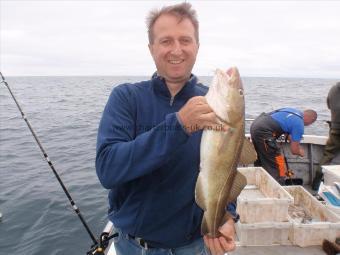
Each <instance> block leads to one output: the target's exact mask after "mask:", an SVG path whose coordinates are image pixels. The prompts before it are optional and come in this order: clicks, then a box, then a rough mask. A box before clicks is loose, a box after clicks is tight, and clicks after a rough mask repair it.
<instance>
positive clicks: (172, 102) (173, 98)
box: [170, 96, 175, 106]
mask: <svg viewBox="0 0 340 255" xmlns="http://www.w3.org/2000/svg"><path fill="white" fill-rule="evenodd" d="M174 100H175V97H174V96H171V98H170V106H172V105H173V104H174Z"/></svg>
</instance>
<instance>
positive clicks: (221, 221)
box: [96, 3, 246, 255]
mask: <svg viewBox="0 0 340 255" xmlns="http://www.w3.org/2000/svg"><path fill="white" fill-rule="evenodd" d="M147 25H148V35H149V50H150V53H151V55H152V57H153V59H154V62H155V65H156V68H157V72H156V73H155V74H154V75H153V76H152V78H151V80H148V81H142V82H139V83H135V84H122V85H119V86H117V87H115V88H114V89H113V91H112V93H111V95H110V98H109V100H108V102H107V105H106V107H105V109H104V112H103V116H102V119H101V122H100V125H99V130H98V137H97V155H96V170H97V175H98V178H99V180H100V182H101V183H102V185H103V186H104V187H105V188H106V189H109V190H110V192H109V204H110V208H109V219H110V220H111V221H112V222H113V223H114V226H115V228H116V229H117V232H118V234H119V235H118V237H117V238H116V240H115V241H114V244H115V249H116V252H117V254H118V255H122V254H124V255H126V254H129V255H134V254H157V255H158V254H159V255H162V254H177V255H189V254H190V255H193V254H209V253H211V254H218V255H222V254H224V253H226V252H228V251H232V250H234V249H235V229H234V221H236V220H237V214H236V211H235V210H236V205H235V200H236V197H237V195H238V194H239V193H240V191H241V190H242V188H243V186H244V185H245V179H244V177H243V176H241V175H239V174H238V173H237V172H236V165H237V163H238V160H239V155H240V154H241V149H242V145H243V135H244V98H243V88H242V84H241V80H240V77H239V73H238V71H237V69H236V68H232V69H230V70H228V72H227V71H221V70H218V71H217V72H216V75H215V77H214V81H213V84H212V86H211V89H210V90H209V95H210V96H209V97H207V98H206V97H204V96H205V94H206V93H207V91H208V88H207V87H205V86H203V85H202V84H200V83H199V82H198V80H197V77H196V76H194V75H192V74H191V70H192V68H193V65H194V64H195V61H196V55H197V52H198V48H199V36H198V21H197V18H196V12H195V11H194V10H193V9H192V8H191V5H190V4H189V3H182V4H178V5H173V6H167V7H163V8H162V9H161V10H160V11H159V10H155V11H152V12H150V14H149V16H148V20H147ZM216 93H217V94H216ZM228 100H230V102H231V103H230V104H228ZM235 123H236V124H235ZM234 124H235V125H234ZM203 129H205V130H207V131H204V132H206V135H205V137H206V138H205V140H202V142H201V136H202V130H203ZM200 146H201V150H200ZM245 147H246V146H245ZM212 153H214V154H215V155H213V154H212ZM223 164H224V165H223ZM199 170H201V171H200V174H199ZM198 175H200V177H199V178H198ZM197 179H199V181H198V180H197ZM196 181H197V183H196ZM195 195H196V200H195ZM196 201H197V203H196ZM198 204H199V205H198ZM203 214H204V216H203ZM202 218H203V220H202ZM202 221H203V222H202ZM201 223H202V224H201ZM201 225H202V226H201Z"/></svg>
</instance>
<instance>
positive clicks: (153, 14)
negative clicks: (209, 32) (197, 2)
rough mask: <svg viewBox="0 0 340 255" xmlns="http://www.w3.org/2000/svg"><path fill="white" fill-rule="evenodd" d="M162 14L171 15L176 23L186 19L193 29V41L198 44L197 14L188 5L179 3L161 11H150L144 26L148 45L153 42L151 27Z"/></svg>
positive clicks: (165, 7)
mask: <svg viewBox="0 0 340 255" xmlns="http://www.w3.org/2000/svg"><path fill="white" fill-rule="evenodd" d="M163 14H169V15H173V16H175V17H177V18H178V22H181V21H182V20H183V19H185V18H187V19H189V20H190V21H191V23H192V25H193V26H194V28H195V39H196V42H197V43H199V33H198V29H199V24H198V19H197V14H196V11H195V10H194V9H192V8H191V4H190V3H186V2H184V3H181V4H176V5H169V6H164V7H163V8H162V9H160V10H159V9H154V10H151V11H150V12H149V14H148V16H147V17H146V25H147V28H148V37H149V43H150V44H153V41H154V35H153V31H152V29H153V26H154V24H155V22H156V20H157V19H158V18H159V17H160V16H161V15H163Z"/></svg>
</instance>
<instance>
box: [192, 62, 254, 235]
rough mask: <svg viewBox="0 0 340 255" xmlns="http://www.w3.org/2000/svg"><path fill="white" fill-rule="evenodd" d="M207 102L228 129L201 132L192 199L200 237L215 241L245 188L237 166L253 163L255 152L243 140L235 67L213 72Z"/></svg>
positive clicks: (240, 88)
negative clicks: (229, 209)
mask: <svg viewBox="0 0 340 255" xmlns="http://www.w3.org/2000/svg"><path fill="white" fill-rule="evenodd" d="M206 99H207V102H208V104H209V106H210V107H211V108H212V109H213V110H214V112H215V113H216V115H217V117H218V118H219V119H220V121H221V122H223V123H224V124H225V125H227V126H228V131H218V130H212V129H205V130H204V131H203V134H202V140H201V147H200V155H201V162H200V172H199V175H198V178H197V182H196V188H195V199H196V203H197V204H198V205H199V207H201V208H202V209H203V210H204V215H203V219H202V223H201V232H202V234H203V235H209V236H210V237H218V236H220V235H221V234H220V233H219V231H218V229H219V227H220V226H222V225H223V223H224V222H225V221H226V219H227V216H228V215H227V214H226V206H227V204H228V203H229V202H231V201H234V200H236V198H237V196H238V195H239V194H240V192H241V191H242V189H243V188H244V186H245V185H246V184H247V180H246V178H245V177H244V176H243V175H242V174H241V173H239V172H238V171H237V165H238V163H243V164H250V163H252V162H254V161H255V160H256V152H255V149H254V147H253V145H252V144H251V142H250V141H249V140H248V139H247V138H245V136H244V126H245V119H244V118H245V117H244V115H245V103H244V92H243V86H242V82H241V78H240V74H239V72H238V70H237V68H236V67H233V68H230V69H229V70H228V71H227V72H226V71H222V70H220V69H217V70H216V72H215V75H214V77H213V81H212V84H211V85H210V88H209V91H208V93H207V95H206Z"/></svg>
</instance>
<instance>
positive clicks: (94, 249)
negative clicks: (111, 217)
mask: <svg viewBox="0 0 340 255" xmlns="http://www.w3.org/2000/svg"><path fill="white" fill-rule="evenodd" d="M117 236H118V233H114V234H112V235H110V234H109V233H108V232H103V233H101V235H100V237H99V243H96V244H93V245H92V246H91V249H90V250H89V251H88V252H87V253H86V255H105V250H106V248H107V247H108V246H109V243H110V240H111V239H112V238H115V237H117Z"/></svg>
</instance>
